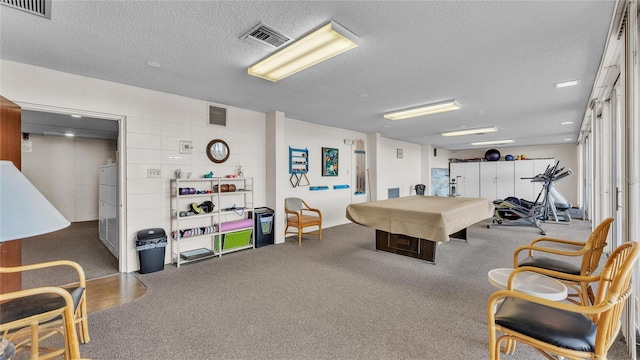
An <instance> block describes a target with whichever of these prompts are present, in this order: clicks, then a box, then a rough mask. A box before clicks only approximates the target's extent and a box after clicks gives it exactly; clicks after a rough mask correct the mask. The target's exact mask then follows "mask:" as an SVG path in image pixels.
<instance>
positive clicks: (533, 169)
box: [513, 159, 555, 201]
mask: <svg viewBox="0 0 640 360" xmlns="http://www.w3.org/2000/svg"><path fill="white" fill-rule="evenodd" d="M553 165H555V159H534V160H518V161H514V166H515V189H514V190H515V191H514V195H513V196H515V197H517V198H518V199H525V200H528V201H535V200H536V198H537V197H538V194H539V193H540V191H541V190H542V185H543V183H541V182H531V178H532V177H534V176H535V175H538V174H543V173H544V172H545V170H547V167H548V166H553ZM542 200H543V199H539V201H542Z"/></svg>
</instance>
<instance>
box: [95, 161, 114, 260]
mask: <svg viewBox="0 0 640 360" xmlns="http://www.w3.org/2000/svg"><path fill="white" fill-rule="evenodd" d="M99 171H100V172H99V174H98V187H99V188H98V237H99V238H100V241H102V243H103V244H104V246H106V247H107V249H109V251H111V253H112V254H113V255H114V256H115V257H116V258H117V257H118V254H119V246H118V243H119V241H118V211H117V209H118V186H117V185H118V165H117V164H110V165H104V166H102V167H100V170H99Z"/></svg>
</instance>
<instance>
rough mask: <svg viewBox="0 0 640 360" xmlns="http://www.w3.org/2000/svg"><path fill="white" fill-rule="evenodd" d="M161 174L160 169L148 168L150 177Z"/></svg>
mask: <svg viewBox="0 0 640 360" xmlns="http://www.w3.org/2000/svg"><path fill="white" fill-rule="evenodd" d="M161 175H162V171H161V170H160V169H147V177H148V178H159V177H160V176H161Z"/></svg>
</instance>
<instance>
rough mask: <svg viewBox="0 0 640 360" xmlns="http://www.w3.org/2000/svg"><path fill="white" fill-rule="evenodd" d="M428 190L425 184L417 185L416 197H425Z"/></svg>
mask: <svg viewBox="0 0 640 360" xmlns="http://www.w3.org/2000/svg"><path fill="white" fill-rule="evenodd" d="M426 188H427V186H426V185H425V184H418V185H416V195H424V190H425V189H426Z"/></svg>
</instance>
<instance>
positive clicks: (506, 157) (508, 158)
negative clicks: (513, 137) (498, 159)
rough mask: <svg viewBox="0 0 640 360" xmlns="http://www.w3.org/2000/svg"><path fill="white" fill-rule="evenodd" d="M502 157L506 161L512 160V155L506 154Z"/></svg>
mask: <svg viewBox="0 0 640 360" xmlns="http://www.w3.org/2000/svg"><path fill="white" fill-rule="evenodd" d="M504 159H505V160H507V161H513V155H507V156H505V157H504Z"/></svg>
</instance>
